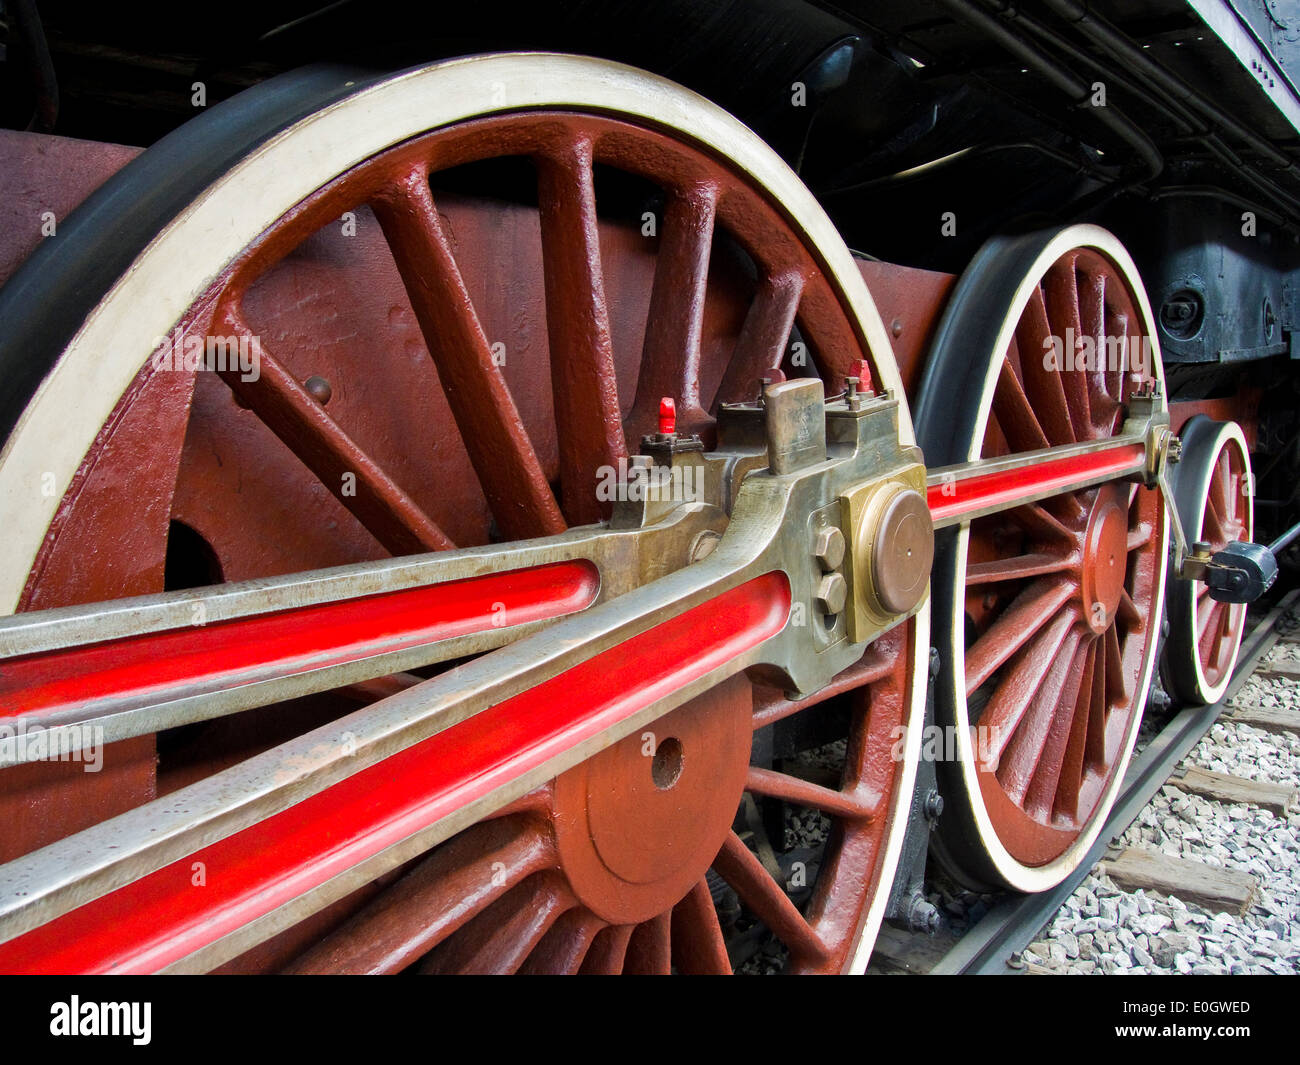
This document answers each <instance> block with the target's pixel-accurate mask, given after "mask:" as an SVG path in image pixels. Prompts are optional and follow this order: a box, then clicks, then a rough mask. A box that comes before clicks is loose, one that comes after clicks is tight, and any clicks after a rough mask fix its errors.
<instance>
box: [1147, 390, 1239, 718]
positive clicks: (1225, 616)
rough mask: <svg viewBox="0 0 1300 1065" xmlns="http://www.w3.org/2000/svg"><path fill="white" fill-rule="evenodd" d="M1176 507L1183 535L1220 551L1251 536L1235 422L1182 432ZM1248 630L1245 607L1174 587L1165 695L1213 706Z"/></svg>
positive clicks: (1199, 419) (1186, 585)
mask: <svg viewBox="0 0 1300 1065" xmlns="http://www.w3.org/2000/svg"><path fill="white" fill-rule="evenodd" d="M1179 438H1180V439H1181V441H1182V445H1183V453H1182V458H1181V459H1180V460H1179V462H1178V465H1177V466H1175V467H1174V472H1173V487H1174V500H1175V502H1176V503H1177V504H1178V516H1179V519H1180V520H1181V521H1182V525H1183V531H1184V535H1186V536H1187V538H1188V540H1190V541H1197V540H1199V541H1201V542H1203V543H1207V544H1209V545H1210V553H1211V554H1213V553H1214V552H1215V551H1220V550H1222V549H1223V548H1224V547H1226V546H1227V545H1228V544H1229V543H1230V542H1231V541H1233V540H1244V541H1249V540H1250V539H1251V537H1252V535H1253V533H1254V505H1253V503H1254V500H1253V496H1252V489H1253V482H1252V479H1251V471H1250V449H1249V448H1248V447H1247V446H1246V438H1245V436H1244V435H1243V434H1242V431H1241V426H1239V425H1238V424H1237V423H1236V422H1216V421H1213V420H1212V419H1210V418H1207V417H1205V415H1203V414H1197V415H1195V416H1194V417H1192V418H1189V419H1188V421H1187V423H1186V424H1185V425H1184V426H1183V428H1182V432H1181V433H1179ZM1245 625H1246V606H1245V604H1244V603H1219V602H1215V601H1214V600H1213V599H1211V598H1210V590H1209V587H1208V586H1207V585H1206V584H1204V583H1203V582H1201V581H1184V580H1179V579H1177V578H1176V577H1175V576H1173V575H1172V574H1171V575H1170V580H1169V637H1168V639H1166V641H1165V646H1164V652H1163V654H1162V657H1161V660H1160V675H1161V678H1162V680H1163V681H1164V685H1165V688H1166V690H1168V692H1169V694H1170V695H1172V696H1173V697H1174V698H1175V699H1176V700H1178V701H1179V702H1180V703H1184V704H1187V705H1200V704H1208V703H1213V702H1216V701H1217V700H1218V699H1219V697H1220V696H1222V695H1223V693H1224V691H1225V690H1226V689H1227V687H1228V681H1229V680H1231V679H1232V669H1233V666H1234V665H1236V662H1237V652H1238V651H1239V650H1241V637H1242V634H1243V632H1244V630H1245Z"/></svg>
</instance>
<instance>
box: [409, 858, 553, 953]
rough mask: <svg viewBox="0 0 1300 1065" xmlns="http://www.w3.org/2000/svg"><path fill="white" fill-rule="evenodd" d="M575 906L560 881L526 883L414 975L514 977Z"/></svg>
mask: <svg viewBox="0 0 1300 1065" xmlns="http://www.w3.org/2000/svg"><path fill="white" fill-rule="evenodd" d="M573 905H574V899H573V895H572V894H571V893H570V892H569V889H568V888H567V887H566V886H565V884H564V882H563V881H562V880H561V879H560V878H559V876H557V875H554V874H550V873H542V874H540V875H538V876H534V877H530V878H529V879H528V880H526V881H524V883H522V884H520V885H518V886H517V887H515V888H513V889H511V890H510V891H509V892H507V893H506V894H505V895H504V896H502V897H501V898H500V899H498V900H497V901H496V902H494V903H493V904H492V905H491V906H489V907H488V908H487V909H486V910H484V911H483V912H482V913H481V914H479V915H478V917H476V918H475V919H474V920H473V921H472V922H471V923H470V924H468V925H466V926H465V927H464V928H462V929H461V930H460V931H459V932H457V933H456V934H455V935H454V936H452V937H451V938H450V939H448V940H445V941H444V942H443V943H441V944H439V945H438V946H437V947H435V948H434V950H433V952H432V953H431V954H430V955H429V957H427V958H426V959H425V960H424V961H423V962H422V963H421V964H420V966H419V967H418V969H417V971H418V972H419V973H421V974H423V975H429V976H438V975H447V974H452V973H464V974H467V975H482V976H490V975H508V974H511V973H515V972H517V971H518V970H519V967H520V966H521V965H522V964H523V963H524V959H525V958H527V957H528V955H529V954H530V953H532V951H533V948H534V947H536V946H537V944H538V943H539V942H540V941H541V939H542V937H543V936H545V935H546V933H547V932H548V931H549V930H550V929H551V927H552V925H554V924H555V922H556V921H557V920H558V919H559V917H560V915H561V914H562V913H564V912H566V911H567V910H569V909H570V908H571V907H572V906H573Z"/></svg>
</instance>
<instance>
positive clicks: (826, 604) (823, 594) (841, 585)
mask: <svg viewBox="0 0 1300 1065" xmlns="http://www.w3.org/2000/svg"><path fill="white" fill-rule="evenodd" d="M848 598H849V585H848V582H847V581H845V579H844V577H843V576H842V575H841V574H839V573H827V574H824V575H823V576H822V579H821V580H820V581H819V582H818V584H817V593H816V595H815V596H814V597H813V599H814V602H815V603H816V606H817V609H818V610H820V611H821V612H822V613H823V614H838V613H839V612H840V611H842V610H843V609H844V604H845V603H846V602H848Z"/></svg>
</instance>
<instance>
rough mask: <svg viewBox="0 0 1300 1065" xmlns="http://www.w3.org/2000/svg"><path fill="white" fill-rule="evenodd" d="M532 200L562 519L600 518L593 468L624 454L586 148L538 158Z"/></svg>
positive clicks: (571, 521)
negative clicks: (538, 237)
mask: <svg viewBox="0 0 1300 1065" xmlns="http://www.w3.org/2000/svg"><path fill="white" fill-rule="evenodd" d="M537 170H538V202H539V210H540V215H541V233H542V261H543V266H544V270H545V278H546V321H547V332H548V335H549V337H550V353H551V396H552V400H553V404H554V408H555V430H556V437H557V439H558V442H559V452H560V485H561V496H562V499H563V504H564V516H565V518H566V519H567V520H568V522H569V524H571V525H587V524H590V523H591V522H595V521H599V520H600V518H601V508H600V503H599V500H598V499H597V497H596V493H595V491H594V488H595V485H596V482H597V471H598V469H599V468H600V467H601V466H608V467H613V466H615V465H617V463H618V462H619V460H620V459H626V457H627V447H626V445H625V443H624V440H623V421H622V413H621V411H620V410H619V402H618V381H617V378H616V377H615V373H614V350H613V345H612V343H611V340H610V332H609V311H608V309H607V307H606V304H605V279H604V276H603V275H602V273H601V265H600V231H599V229H598V227H597V220H596V190H595V185H594V182H593V177H592V165H591V145H590V143H589V142H587V141H579V142H577V143H575V144H573V145H572V146H570V149H569V150H568V151H567V152H565V153H564V154H562V155H557V156H550V157H544V158H539V159H538V160H537Z"/></svg>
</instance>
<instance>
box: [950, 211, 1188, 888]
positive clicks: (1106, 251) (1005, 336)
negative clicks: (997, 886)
mask: <svg viewBox="0 0 1300 1065" xmlns="http://www.w3.org/2000/svg"><path fill="white" fill-rule="evenodd" d="M1074 248H1088V249H1092V250H1095V251H1098V252H1101V253H1102V254H1103V255H1105V256H1106V257H1107V258H1109V259H1110V260H1111V261H1112V262H1113V263H1114V265H1115V266H1116V267H1117V268H1118V269H1119V270H1120V271H1121V273H1123V274H1124V277H1125V280H1126V281H1127V282H1128V285H1129V288H1130V290H1131V291H1132V293H1133V297H1134V303H1135V306H1136V307H1137V310H1138V313H1139V314H1140V315H1141V317H1142V330H1143V334H1144V335H1145V336H1149V337H1150V338H1151V348H1152V359H1153V373H1154V376H1155V378H1156V380H1157V381H1159V382H1160V383H1161V384H1162V385H1163V383H1164V379H1165V375H1164V365H1163V363H1162V362H1161V359H1160V349H1159V343H1158V340H1157V337H1156V330H1155V318H1154V315H1153V314H1152V312H1151V303H1150V301H1149V300H1148V298H1147V294H1146V290H1145V288H1144V287H1143V286H1142V283H1141V280H1140V279H1139V276H1138V270H1137V266H1136V264H1135V263H1134V262H1133V260H1132V258H1131V257H1130V256H1129V254H1128V252H1127V251H1125V250H1124V246H1123V245H1122V244H1121V243H1120V242H1119V240H1118V239H1117V238H1116V237H1115V236H1114V235H1113V234H1111V233H1110V232H1108V231H1107V230H1104V229H1102V228H1101V227H1100V226H1093V225H1077V226H1070V227H1068V228H1066V229H1063V230H1061V231H1060V232H1059V233H1057V234H1056V235H1055V236H1054V237H1053V238H1052V239H1051V240H1050V241H1049V242H1048V243H1047V244H1046V245H1045V246H1044V247H1043V249H1042V250H1041V251H1040V252H1039V254H1038V257H1037V258H1036V259H1035V260H1034V262H1033V265H1032V267H1031V268H1030V269H1029V270H1027V271H1026V273H1025V275H1024V277H1023V279H1022V280H1021V283H1020V284H1019V285H1018V286H1017V288H1016V292H1015V298H1014V300H1013V302H1012V304H1011V307H1010V309H1009V310H1008V313H1007V314H1006V316H1005V317H1004V318H1003V322H1002V327H1001V329H1000V330H999V332H998V339H997V346H996V347H995V348H994V351H995V352H1003V351H1006V350H1007V348H1008V347H1009V346H1010V343H1011V338H1012V336H1013V335H1014V333H1015V329H1016V324H1017V323H1018V322H1019V320H1020V316H1021V314H1022V313H1023V312H1024V309H1025V306H1026V305H1027V303H1028V302H1029V297H1030V294H1031V293H1032V291H1033V290H1034V289H1035V288H1036V287H1037V286H1038V283H1039V281H1040V279H1041V278H1042V277H1043V275H1044V274H1045V273H1046V272H1047V269H1048V268H1049V267H1050V266H1051V265H1052V264H1053V263H1055V262H1056V260H1057V259H1059V258H1060V257H1061V256H1062V255H1064V254H1065V253H1066V252H1068V251H1070V250H1071V249H1074ZM1000 368H1001V359H1000V358H991V359H990V360H989V366H988V370H987V372H986V374H985V378H984V386H983V391H982V392H981V394H980V407H979V417H978V420H977V421H976V423H975V433H974V434H973V436H972V438H971V445H970V448H969V450H968V452H967V456H966V457H967V460H968V461H973V460H975V459H978V458H979V457H980V456H979V453H980V449H981V447H982V445H983V441H984V431H985V428H986V426H987V425H988V419H989V415H990V412H991V411H992V407H993V392H994V389H995V386H996V384H997V377H998V373H999V371H1000ZM1162 391H1163V389H1162ZM1164 405H1165V400H1164V397H1163V395H1162V397H1161V406H1162V408H1163V407H1164ZM1160 535H1161V540H1162V541H1165V540H1167V539H1168V536H1169V516H1168V514H1167V513H1166V514H1164V518H1163V523H1162V529H1161V533H1160ZM969 546H970V523H969V522H964V523H963V524H962V525H961V526H960V528H959V531H958V533H957V538H956V548H955V550H956V565H955V567H954V584H953V587H954V589H955V590H956V594H955V596H954V602H955V603H960V602H961V601H962V596H961V594H960V593H961V591H962V589H964V588H965V586H966V553H967V550H968V549H969ZM1167 562H1168V555H1167V553H1166V552H1163V551H1162V552H1158V559H1157V563H1156V575H1155V583H1154V585H1153V595H1154V597H1155V598H1154V600H1153V602H1152V610H1151V614H1152V616H1154V617H1155V618H1157V619H1158V618H1159V617H1160V616H1161V614H1162V611H1163V609H1164V594H1165V592H1164V589H1165V570H1166V565H1167ZM948 622H949V624H950V625H951V626H952V629H951V632H950V634H949V635H950V639H951V641H952V642H951V644H950V647H951V648H952V653H953V670H952V676H953V681H954V685H955V690H954V691H953V693H952V697H953V706H954V707H955V708H956V710H955V717H956V726H957V730H956V731H957V736H956V740H957V750H958V754H959V760H960V765H961V772H960V778H961V787H962V789H963V792H964V795H965V798H966V801H967V803H968V804H969V806H970V809H971V811H972V813H973V815H974V817H975V822H976V827H977V830H978V832H979V837H980V843H981V845H982V847H983V848H984V851H985V853H986V855H987V857H988V859H989V861H990V862H991V863H992V865H993V866H994V868H995V869H996V870H997V873H998V875H999V876H1000V877H1001V878H1002V879H1003V881H1005V883H1006V885H1007V886H1008V887H1011V888H1014V889H1015V890H1017V891H1023V892H1026V893H1031V894H1032V893H1036V892H1039V891H1046V890H1048V889H1049V888H1053V887H1055V886H1056V885H1057V884H1059V883H1060V882H1061V881H1062V880H1064V879H1065V878H1066V877H1067V876H1068V875H1069V874H1070V873H1071V872H1072V871H1073V870H1074V869H1075V868H1077V867H1078V865H1079V863H1080V862H1081V861H1082V860H1083V858H1084V856H1085V855H1086V854H1087V852H1088V851H1089V850H1090V849H1091V847H1092V845H1093V843H1095V842H1096V840H1097V836H1098V835H1100V833H1101V829H1102V826H1103V824H1104V823H1105V819H1106V813H1107V812H1109V810H1110V808H1111V806H1112V805H1113V804H1114V802H1115V798H1116V797H1117V795H1118V793H1119V789H1120V786H1121V785H1122V784H1123V781H1124V771H1125V769H1126V767H1127V766H1128V762H1129V758H1130V757H1131V756H1132V753H1133V744H1134V742H1135V741H1136V740H1137V732H1138V726H1139V724H1140V723H1141V720H1142V713H1141V707H1143V706H1145V704H1146V698H1147V691H1148V689H1149V687H1150V684H1151V674H1152V671H1153V669H1154V666H1155V655H1156V645H1157V643H1158V642H1159V641H1158V640H1156V639H1154V638H1153V639H1151V640H1150V641H1148V644H1147V647H1146V653H1145V655H1144V656H1143V659H1142V664H1141V669H1140V670H1139V672H1138V678H1137V684H1136V686H1135V687H1134V691H1133V703H1134V707H1135V710H1134V712H1133V714H1132V717H1131V720H1130V721H1129V726H1128V729H1127V730H1126V732H1125V734H1124V740H1123V743H1122V745H1121V750H1120V754H1119V756H1118V760H1117V763H1116V766H1115V769H1114V771H1113V772H1112V774H1111V779H1110V781H1109V783H1108V784H1107V786H1106V788H1105V789H1104V791H1103V792H1102V795H1101V798H1100V799H1099V800H1098V804H1097V807H1096V810H1095V812H1094V813H1093V815H1092V817H1091V818H1090V819H1089V822H1088V824H1087V826H1086V827H1085V828H1084V830H1083V831H1082V832H1080V833H1079V836H1078V838H1077V839H1075V841H1074V842H1073V843H1071V844H1070V846H1069V847H1067V848H1066V849H1065V851H1064V852H1062V853H1061V854H1060V855H1058V856H1057V857H1056V858H1054V859H1053V860H1052V861H1050V862H1048V863H1047V864H1045V865H1037V866H1034V865H1025V864H1024V863H1023V862H1021V861H1019V860H1018V859H1016V858H1015V857H1013V856H1012V854H1011V852H1010V851H1008V850H1007V848H1006V847H1005V846H1004V845H1003V844H1002V841H1001V839H1000V838H999V837H998V833H997V830H996V829H995V828H994V827H993V822H992V819H991V818H990V817H989V814H988V810H987V809H986V808H985V805H984V798H983V795H982V793H981V791H980V785H979V777H978V775H977V773H976V772H975V765H976V757H975V750H974V747H973V745H972V742H971V726H970V714H969V708H968V706H967V703H966V690H965V677H966V654H965V647H966V642H965V641H966V633H965V614H964V612H962V611H959V610H956V609H954V610H953V611H952V615H951V617H949V618H948Z"/></svg>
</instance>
